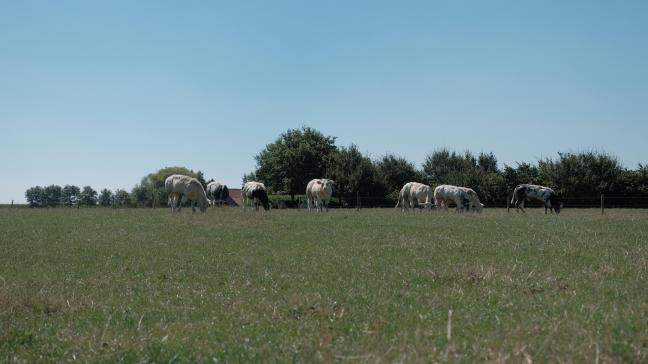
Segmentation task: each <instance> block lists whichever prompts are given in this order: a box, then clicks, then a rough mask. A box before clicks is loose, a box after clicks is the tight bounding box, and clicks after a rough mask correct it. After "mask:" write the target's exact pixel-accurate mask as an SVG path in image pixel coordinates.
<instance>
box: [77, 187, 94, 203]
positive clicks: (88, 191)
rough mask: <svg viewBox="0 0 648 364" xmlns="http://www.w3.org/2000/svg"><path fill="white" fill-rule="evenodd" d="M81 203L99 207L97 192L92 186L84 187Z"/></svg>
mask: <svg viewBox="0 0 648 364" xmlns="http://www.w3.org/2000/svg"><path fill="white" fill-rule="evenodd" d="M79 203H80V204H82V205H86V206H95V205H97V191H95V190H94V189H93V188H92V187H90V186H84V187H83V189H82V190H81V193H80V194H79Z"/></svg>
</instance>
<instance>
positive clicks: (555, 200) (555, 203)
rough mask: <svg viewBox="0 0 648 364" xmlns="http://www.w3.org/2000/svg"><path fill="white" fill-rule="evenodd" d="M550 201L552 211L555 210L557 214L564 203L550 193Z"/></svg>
mask: <svg viewBox="0 0 648 364" xmlns="http://www.w3.org/2000/svg"><path fill="white" fill-rule="evenodd" d="M549 201H550V202H551V207H553V209H554V211H556V213H557V214H559V213H560V210H561V209H562V208H563V205H564V203H563V202H562V200H561V199H560V198H558V196H556V195H552V196H551V198H550V199H549Z"/></svg>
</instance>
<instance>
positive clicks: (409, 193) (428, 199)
mask: <svg viewBox="0 0 648 364" xmlns="http://www.w3.org/2000/svg"><path fill="white" fill-rule="evenodd" d="M432 199H433V195H432V189H431V188H430V186H428V185H425V184H423V183H419V182H407V183H406V184H405V185H404V186H403V188H401V190H400V193H399V194H398V202H397V203H396V208H398V206H400V207H401V211H403V212H404V211H405V210H408V209H409V208H410V207H412V208H414V207H416V206H418V205H423V206H424V207H425V208H432V204H433V203H432Z"/></svg>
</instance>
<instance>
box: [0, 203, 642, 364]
mask: <svg viewBox="0 0 648 364" xmlns="http://www.w3.org/2000/svg"><path fill="white" fill-rule="evenodd" d="M647 278H648V211H647V210H613V209H610V210H607V211H606V214H605V215H602V214H601V213H600V211H599V210H596V209H592V210H587V209H582V210H578V209H565V210H564V211H563V213H562V214H560V215H558V216H556V215H545V214H544V211H543V210H540V209H529V210H528V213H527V214H516V213H507V212H506V210H505V209H493V210H491V209H486V210H485V211H484V213H483V214H473V213H467V214H455V213H454V212H450V213H439V212H434V213H429V212H424V213H421V212H417V213H408V214H402V213H401V212H400V211H397V210H395V209H364V210H362V211H359V212H358V211H355V210H331V211H330V212H329V213H320V214H318V213H315V212H311V213H307V212H305V211H303V210H302V211H297V210H271V211H270V212H254V211H246V212H243V211H242V210H241V209H238V208H221V209H211V210H209V211H208V212H207V213H206V214H199V213H196V214H193V213H191V210H190V209H183V211H182V213H180V214H175V215H173V214H171V213H170V211H169V210H167V209H143V208H142V209H111V208H105V209H102V208H95V209H74V208H54V209H28V208H20V209H18V208H15V209H12V208H1V209H0V361H3V362H17V363H33V362H68V361H80V362H116V361H122V362H156V363H173V362H196V361H198V362H282V363H283V362H372V363H373V362H394V361H400V362H484V361H489V362H523V361H529V360H531V361H534V362H546V361H551V362H558V361H566V362H596V361H599V362H601V363H604V362H646V361H647V360H648V279H647ZM450 312H452V313H451V314H450Z"/></svg>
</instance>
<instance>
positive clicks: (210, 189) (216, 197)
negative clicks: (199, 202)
mask: <svg viewBox="0 0 648 364" xmlns="http://www.w3.org/2000/svg"><path fill="white" fill-rule="evenodd" d="M228 197H229V189H228V188H227V186H226V185H225V184H224V183H221V182H215V181H214V182H209V183H208V184H207V198H208V199H209V204H210V205H211V206H212V207H214V206H216V205H218V206H220V205H222V204H223V203H227V198H228Z"/></svg>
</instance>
